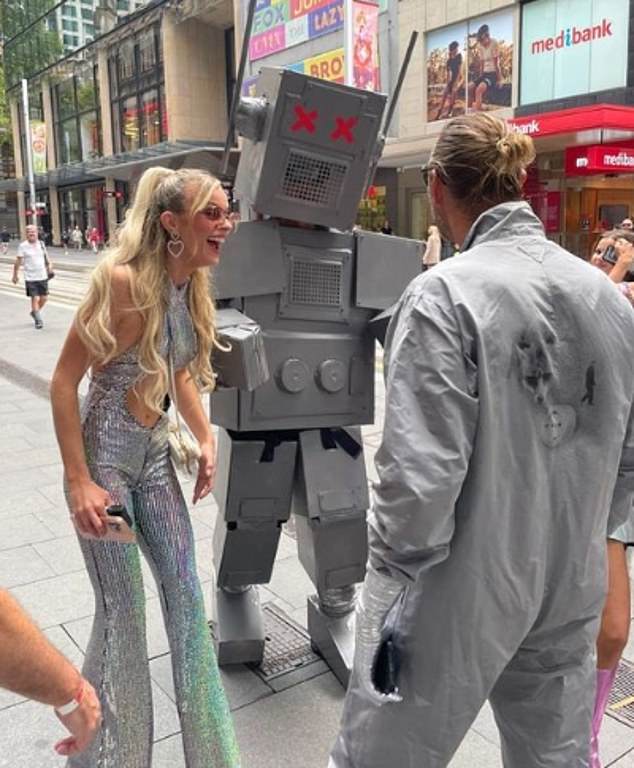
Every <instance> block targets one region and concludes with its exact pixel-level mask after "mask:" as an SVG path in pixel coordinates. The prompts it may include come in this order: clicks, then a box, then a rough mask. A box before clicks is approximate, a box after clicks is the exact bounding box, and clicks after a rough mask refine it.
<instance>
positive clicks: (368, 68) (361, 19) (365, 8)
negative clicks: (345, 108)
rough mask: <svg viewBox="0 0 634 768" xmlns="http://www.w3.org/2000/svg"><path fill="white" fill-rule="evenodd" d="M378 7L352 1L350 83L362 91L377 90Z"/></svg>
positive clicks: (361, 1) (355, 0)
mask: <svg viewBox="0 0 634 768" xmlns="http://www.w3.org/2000/svg"><path fill="white" fill-rule="evenodd" d="M378 49H379V7H378V5H376V4H375V3H368V2H363V0H353V2H352V59H353V61H352V84H353V85H354V86H355V87H356V88H361V89H362V90H364V91H378V90H379V89H380V87H381V86H380V77H379V50H378Z"/></svg>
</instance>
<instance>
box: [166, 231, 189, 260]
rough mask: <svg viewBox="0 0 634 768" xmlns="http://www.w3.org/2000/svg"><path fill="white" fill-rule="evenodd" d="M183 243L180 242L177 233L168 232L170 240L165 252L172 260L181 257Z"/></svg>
mask: <svg viewBox="0 0 634 768" xmlns="http://www.w3.org/2000/svg"><path fill="white" fill-rule="evenodd" d="M184 248H185V243H184V242H183V241H182V240H181V238H180V235H179V234H178V232H170V239H169V241H168V243H167V252H168V253H169V255H170V256H171V257H172V258H173V259H178V258H180V257H181V256H182V255H183V249H184Z"/></svg>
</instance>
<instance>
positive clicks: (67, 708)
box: [55, 679, 84, 717]
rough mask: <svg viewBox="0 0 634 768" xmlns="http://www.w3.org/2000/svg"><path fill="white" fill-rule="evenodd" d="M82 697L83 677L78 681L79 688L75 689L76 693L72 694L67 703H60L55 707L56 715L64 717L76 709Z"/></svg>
mask: <svg viewBox="0 0 634 768" xmlns="http://www.w3.org/2000/svg"><path fill="white" fill-rule="evenodd" d="M83 698H84V681H83V679H82V680H81V682H80V683H79V688H78V689H77V693H76V694H75V695H74V696H73V698H72V699H71V700H70V701H69V702H68V703H67V704H62V706H61V707H55V711H56V712H57V714H58V715H62V717H66V715H70V714H72V713H73V712H74V711H75V710H76V709H78V708H79V705H80V704H81V701H82V699H83Z"/></svg>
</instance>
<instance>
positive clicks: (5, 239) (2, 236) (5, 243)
mask: <svg viewBox="0 0 634 768" xmlns="http://www.w3.org/2000/svg"><path fill="white" fill-rule="evenodd" d="M10 242H11V235H10V234H9V232H8V231H7V228H6V227H2V232H0V253H2V255H3V256H6V255H7V253H8V252H9V243H10Z"/></svg>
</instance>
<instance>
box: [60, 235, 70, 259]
mask: <svg viewBox="0 0 634 768" xmlns="http://www.w3.org/2000/svg"><path fill="white" fill-rule="evenodd" d="M61 240H62V247H63V248H64V256H68V243H69V242H70V232H69V231H68V230H67V229H63V230H62V237H61Z"/></svg>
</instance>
